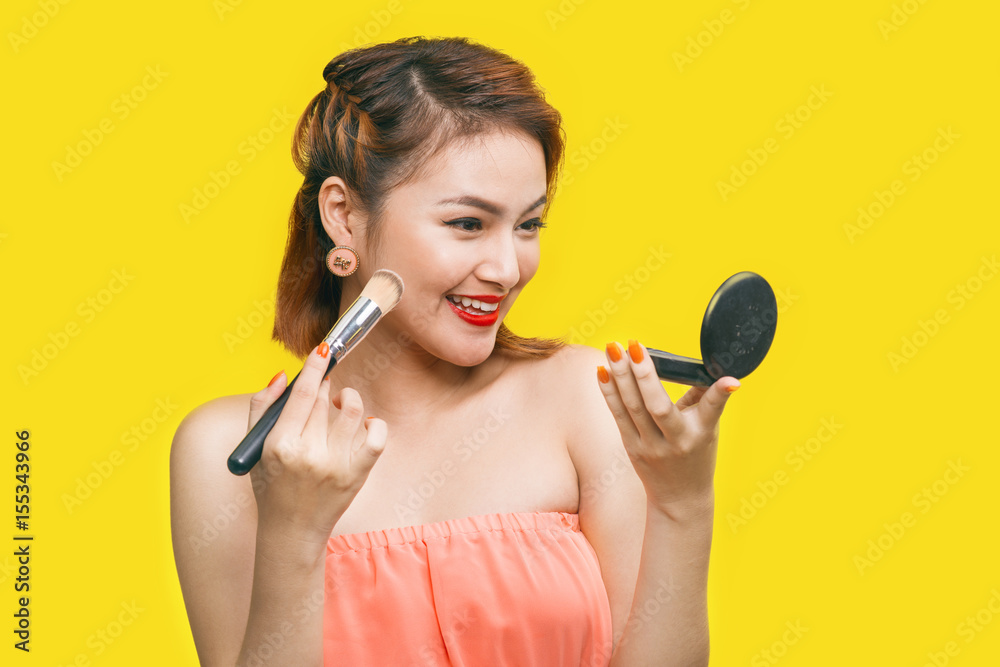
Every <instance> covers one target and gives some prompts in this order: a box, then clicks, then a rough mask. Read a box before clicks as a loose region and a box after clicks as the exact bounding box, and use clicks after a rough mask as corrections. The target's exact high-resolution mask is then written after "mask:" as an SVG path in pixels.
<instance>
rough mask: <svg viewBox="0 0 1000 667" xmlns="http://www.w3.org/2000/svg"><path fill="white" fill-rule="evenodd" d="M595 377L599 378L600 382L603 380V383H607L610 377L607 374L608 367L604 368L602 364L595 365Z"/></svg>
mask: <svg viewBox="0 0 1000 667" xmlns="http://www.w3.org/2000/svg"><path fill="white" fill-rule="evenodd" d="M597 379H598V380H600V381H601V382H603V383H604V384H607V383H608V380H610V379H611V377H610V376H609V375H608V369H607V368H605V367H604V366H598V367H597Z"/></svg>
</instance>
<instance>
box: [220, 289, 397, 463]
mask: <svg viewBox="0 0 1000 667" xmlns="http://www.w3.org/2000/svg"><path fill="white" fill-rule="evenodd" d="M402 296H403V280H402V278H400V277H399V275H398V274H397V273H396V272H395V271H390V270H389V269H379V270H378V271H376V272H375V273H373V274H372V277H371V278H370V279H369V280H368V284H367V285H365V288H364V289H363V290H361V295H360V296H358V298H357V299H355V300H354V303H352V304H351V306H350V308H348V309H347V310H346V311H344V314H343V315H341V316H340V319H338V320H337V322H336V324H334V325H333V328H332V329H330V332H329V333H327V334H326V336H325V337H324V338H323V340H324V341H326V343H327V345H329V346H330V352H331V354H330V365H329V366H327V369H326V373H323V377H326V376H327V374H328V373H329V372H330V370H331V369H332V368H333V367H334V366H335V365H336V363H337V362H338V361H340V360H341V359H343V358H344V357H345V356H347V353H348V352H350V351H351V350H352V349H354V346H355V345H357V344H358V343H359V342H361V339H362V338H364V337H365V335H367V334H368V332H369V331H371V329H372V327H374V326H375V324H376V322H378V321H379V318H381V317H382V316H383V315H385V314H386V313H388V312H389V311H390V310H392V309H393V308H394V307H395V306H396V304H397V303H399V300H400V298H402ZM301 372H302V371H301V370H300V371H299V373H301ZM299 373H296V374H295V377H294V378H292V381H291V382H289V383H288V386H287V387H285V391H283V392H282V393H281V396H279V397H278V399H277V400H276V401H275V402H274V403H272V404H271V406H270V407H269V408H268V409H267V411H266V412H264V415H263V416H262V417H261V418H260V421H258V422H257V423H256V424H254V426H253V428H252V429H250V432H249V433H247V434H246V436H244V437H243V440H242V441H241V442H240V444H239V445H237V446H236V449H234V450H233V453H232V454H230V455H229V461H228V466H229V472H231V473H233V474H234V475H245V474H247V473H248V472H250V469H251V468H253V467H254V466H255V465H257V462H258V461H260V455H261V452H262V451H263V450H264V439H265V438H267V434H268V433H270V432H271V429H272V428H274V424H275V423H276V422H277V421H278V416H279V415H280V414H281V411H282V409H283V408H284V407H285V403H287V402H288V397H289V396H290V395H291V392H292V385H294V384H295V381H296V380H298V379H299Z"/></svg>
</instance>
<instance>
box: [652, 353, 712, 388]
mask: <svg viewBox="0 0 1000 667" xmlns="http://www.w3.org/2000/svg"><path fill="white" fill-rule="evenodd" d="M646 351H647V352H649V358H650V359H652V360H653V367H654V368H655V369H656V374H657V375H658V376H659V378H660V379H661V380H666V381H667V382H676V383H678V384H688V385H711V384H712V383H714V382H715V378H713V377H712V376H711V375H709V374H708V370H707V369H706V368H705V364H703V363H702V361H701V359H692V358H691V357H682V356H680V355H677V354H671V353H669V352H664V351H663V350H654V349H653V348H651V347H647V348H646Z"/></svg>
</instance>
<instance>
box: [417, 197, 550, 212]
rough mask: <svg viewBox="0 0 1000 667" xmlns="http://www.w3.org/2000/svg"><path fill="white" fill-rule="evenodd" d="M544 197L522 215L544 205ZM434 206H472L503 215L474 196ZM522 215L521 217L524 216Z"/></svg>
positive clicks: (490, 203) (501, 210)
mask: <svg viewBox="0 0 1000 667" xmlns="http://www.w3.org/2000/svg"><path fill="white" fill-rule="evenodd" d="M545 199H546V195H542V196H541V197H539V198H538V200H537V201H535V203H534V204H532V205H531V206H529V207H528V208H526V209H525V210H524V213H527V212H528V211H531V210H534V209H536V208H538V207H539V206H541V205H542V204H544V203H545ZM435 206H474V207H475V208H480V209H482V210H484V211H486V212H487V213H489V214H491V215H495V216H501V215H503V209H502V208H501V207H499V206H497V205H496V204H494V203H492V202H488V201H486V200H485V199H480V198H479V197H476V196H474V195H461V196H459V197H451V198H449V199H442V200H441V201H439V202H437V203H436V204H435ZM524 213H522V214H521V215H524Z"/></svg>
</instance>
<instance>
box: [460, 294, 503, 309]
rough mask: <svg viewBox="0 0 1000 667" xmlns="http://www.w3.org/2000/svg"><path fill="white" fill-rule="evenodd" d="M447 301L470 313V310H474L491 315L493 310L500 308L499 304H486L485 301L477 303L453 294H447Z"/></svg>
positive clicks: (474, 300) (475, 300)
mask: <svg viewBox="0 0 1000 667" xmlns="http://www.w3.org/2000/svg"><path fill="white" fill-rule="evenodd" d="M448 300H449V301H451V302H452V303H454V304H456V305H460V306H462V307H463V310H467V311H469V312H472V310H471V309H476V310H479V311H481V312H484V313H492V312H493V311H494V310H496V309H497V308H499V307H500V304H499V303H486V302H485V301H478V300H477V299H470V298H469V297H467V296H458V295H455V294H449V295H448Z"/></svg>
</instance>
